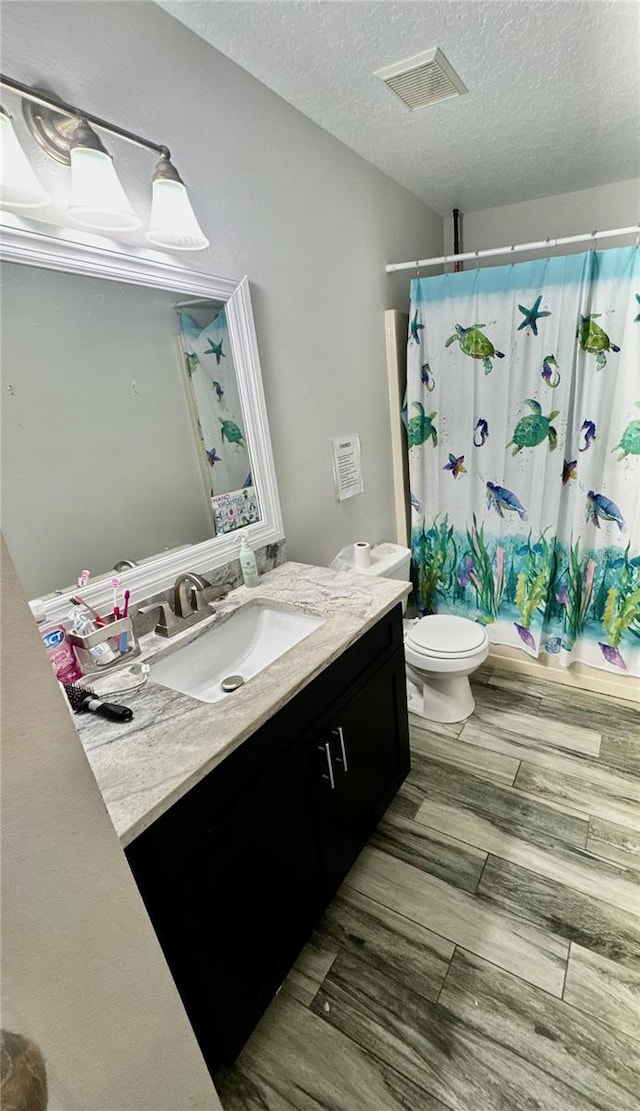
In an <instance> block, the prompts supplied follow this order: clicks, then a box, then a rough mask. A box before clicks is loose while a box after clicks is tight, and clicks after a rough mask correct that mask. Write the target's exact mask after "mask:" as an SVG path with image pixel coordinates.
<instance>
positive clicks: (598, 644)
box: [406, 247, 640, 675]
mask: <svg viewBox="0 0 640 1111" xmlns="http://www.w3.org/2000/svg"><path fill="white" fill-rule="evenodd" d="M639 286H640V251H639V250H638V248H637V247H631V248H625V249H621V250H609V251H599V252H596V251H589V252H587V253H585V254H579V255H570V256H567V257H563V258H550V259H543V260H539V261H535V262H521V263H517V264H515V265H510V266H501V267H495V268H486V269H478V268H476V269H475V270H471V271H466V272H462V273H454V274H446V275H443V276H440V277H433V278H422V279H416V280H414V281H413V282H412V283H411V316H410V319H411V330H410V335H409V343H408V349H407V350H408V356H407V399H406V400H407V414H408V424H409V438H408V439H409V477H410V486H411V505H412V510H411V513H412V540H411V544H412V552H413V577H414V596H415V600H416V603H417V606H418V609H419V610H420V612H422V613H429V612H433V611H436V610H438V611H440V612H450V613H460V614H463V615H465V616H468V617H471V618H472V619H474V620H476V621H479V622H481V623H483V624H484V625H486V626H488V628H489V632H490V637H491V640H492V641H494V642H495V643H498V644H507V645H511V646H512V647H519V648H521V649H523V650H524V651H526V652H528V653H530V654H532V655H535V656H537V655H539V654H540V653H541V652H548V653H551V654H553V655H555V656H556V657H557V658H558V659H559V661H560V662H561V663H563V664H569V663H572V662H574V661H580V662H583V663H587V664H589V665H591V666H592V667H600V668H605V669H615V670H618V671H619V672H625V673H627V674H630V675H640V555H639V554H638V552H639V547H640V413H639V409H640V315H638V312H637V310H638V299H639V298H640V294H639V293H638V289H639Z"/></svg>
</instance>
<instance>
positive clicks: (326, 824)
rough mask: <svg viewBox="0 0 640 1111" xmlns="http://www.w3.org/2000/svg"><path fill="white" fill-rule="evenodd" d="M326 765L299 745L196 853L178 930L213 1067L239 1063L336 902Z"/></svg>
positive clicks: (213, 828)
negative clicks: (301, 953)
mask: <svg viewBox="0 0 640 1111" xmlns="http://www.w3.org/2000/svg"><path fill="white" fill-rule="evenodd" d="M258 736H259V734H258ZM320 757H321V754H320V753H319V752H318V751H317V748H316V747H315V746H313V745H311V744H309V743H308V741H305V742H301V743H298V744H296V745H295V746H294V748H293V749H292V750H290V752H289V753H288V754H287V756H286V758H284V759H283V760H281V761H280V763H279V765H278V766H277V768H276V769H274V771H273V773H271V774H269V775H268V776H266V777H264V778H263V779H261V780H260V782H259V783H258V784H257V785H256V786H255V787H254V788H253V789H251V790H250V791H249V792H247V794H246V795H244V796H243V798H242V800H241V802H239V804H238V807H237V810H236V812H235V813H234V815H233V816H232V817H231V816H229V814H227V815H226V817H225V818H224V820H222V821H220V822H212V824H211V825H210V826H209V827H208V828H207V829H206V831H204V832H203V834H202V837H201V838H200V843H199V845H198V846H197V847H194V848H195V851H194V857H193V860H192V862H191V865H190V867H189V869H188V873H187V875H188V880H187V882H186V886H185V890H184V893H183V899H182V900H181V905H182V906H181V912H182V914H183V915H184V929H183V931H181V932H182V933H183V935H186V936H185V941H187V944H188V945H189V950H190V958H191V965H192V968H194V969H197V977H196V983H197V989H196V990H197V992H198V993H199V995H200V997H201V998H200V1000H199V1006H198V1007H197V1008H196V1012H197V1013H203V1014H205V1015H206V1021H205V1022H203V1024H202V1026H201V1027H200V1028H199V1029H197V1030H196V1033H197V1034H198V1037H199V1040H200V1043H201V1047H202V1049H203V1051H204V1053H205V1056H206V1057H207V1059H208V1062H209V1063H210V1064H213V1065H215V1064H216V1063H218V1062H219V1061H220V1060H221V1059H222V1060H226V1061H231V1060H233V1058H234V1057H235V1055H236V1054H237V1052H238V1051H239V1049H240V1048H241V1046H242V1045H243V1043H244V1041H245V1040H246V1038H247V1037H248V1036H249V1034H250V1033H251V1030H252V1029H253V1027H254V1026H255V1024H256V1023H257V1021H258V1019H259V1018H260V1016H261V1014H262V1012H263V1011H264V1009H265V1007H266V1006H267V1004H268V1003H269V1000H270V999H271V998H272V996H273V995H274V993H275V991H276V990H277V988H278V986H279V984H280V983H281V982H282V980H283V979H284V977H285V975H286V973H287V971H288V969H289V968H290V967H291V965H292V964H293V962H294V961H295V958H296V956H297V954H298V952H299V950H300V949H301V948H302V945H303V944H304V942H305V940H306V938H307V936H308V934H309V933H310V932H311V930H312V929H313V927H314V925H315V923H316V921H317V919H318V918H319V916H320V914H321V913H322V911H323V909H324V907H325V906H326V904H327V902H328V901H329V899H330V898H331V894H332V892H333V887H334V884H333V873H334V869H335V862H334V861H335V853H336V852H337V851H339V850H338V848H337V840H336V831H335V817H334V815H333V813H332V809H333V808H332V800H331V799H330V797H329V795H330V790H331V788H330V784H329V782H328V781H327V780H325V779H323V774H322V773H323V764H322V760H321V758H320ZM185 879H186V877H185ZM187 990H188V989H187ZM185 1002H187V1001H186V1000H185ZM188 1010H190V1008H189V1007H188Z"/></svg>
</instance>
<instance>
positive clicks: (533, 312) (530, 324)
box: [518, 294, 551, 336]
mask: <svg viewBox="0 0 640 1111" xmlns="http://www.w3.org/2000/svg"><path fill="white" fill-rule="evenodd" d="M541 301H542V294H540V296H539V297H536V300H535V302H534V303H533V305H532V306H531V308H530V309H526V308H525V307H524V305H518V308H519V310H520V312H521V313H522V314H523V316H524V320H523V321H522V324H519V325H518V331H519V332H521V331H522V329H523V328H531V331H532V332H533V334H534V336H537V334H538V321H539V320H540V319H541V318H542V317H543V316H551V313H550V312H540V302H541Z"/></svg>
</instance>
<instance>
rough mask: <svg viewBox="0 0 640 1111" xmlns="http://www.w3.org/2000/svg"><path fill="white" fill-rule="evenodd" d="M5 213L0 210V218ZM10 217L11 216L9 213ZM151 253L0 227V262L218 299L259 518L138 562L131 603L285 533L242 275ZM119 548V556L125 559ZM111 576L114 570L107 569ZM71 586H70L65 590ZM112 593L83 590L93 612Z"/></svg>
mask: <svg viewBox="0 0 640 1111" xmlns="http://www.w3.org/2000/svg"><path fill="white" fill-rule="evenodd" d="M7 215H8V214H6V213H2V216H3V219H6V217H7ZM9 218H11V217H9ZM153 254H155V252H150V253H146V254H145V255H144V256H138V255H130V254H126V253H124V252H120V251H115V250H111V249H106V248H103V247H99V246H93V245H90V244H85V243H79V242H76V241H72V240H70V239H66V238H62V237H61V236H59V235H47V234H42V233H40V232H37V231H32V230H30V229H26V228H24V227H23V226H20V224H19V222H18V221H16V223H15V224H13V223H12V224H3V225H2V226H0V260H2V261H5V262H17V263H22V264H26V265H30V266H39V267H43V268H45V269H47V270H60V271H63V272H65V273H68V274H84V275H88V276H90V277H97V278H106V279H107V280H111V281H119V282H130V283H131V284H132V285H142V286H148V287H151V288H155V289H168V290H171V291H173V292H176V293H186V294H191V295H195V296H198V297H210V298H212V299H213V300H216V301H223V302H224V304H225V311H226V317H227V325H228V329H229V342H230V344H231V351H232V354H233V360H234V364H235V368H236V374H237V378H238V389H239V393H240V402H241V405H242V412H243V418H244V423H245V430H246V433H247V443H248V445H249V454H250V458H251V469H252V474H253V479H254V483H255V485H256V489H257V491H258V499H259V504H260V509H261V514H262V517H261V520H260V521H259V522H256V523H255V524H252V525H246V526H245V528H244V529H240V530H238V531H237V532H232V533H224V534H223V535H221V536H215V537H213V539H211V540H205V541H204V542H203V543H201V544H193V545H190V546H188V547H185V548H181V549H180V550H179V551H175V552H171V553H168V554H166V555H162V554H159V555H157V556H153V558H151V559H149V560H147V561H146V562H145V563H144V564H143V565H141V566H140V567H136V568H132V569H131V570H128V571H125V572H122V573H121V578H122V580H123V583H124V585H125V586H126V587H127V589H128V590H130V591H131V602H132V603H136V602H140V601H141V600H142V599H143V598H148V597H150V595H152V594H155V593H157V592H158V591H161V590H164V589H166V588H167V587H169V586H172V585H173V583H174V582H175V580H176V578H177V576H178V575H180V574H181V573H182V572H184V571H198V572H201V573H205V572H206V571H207V570H211V569H213V568H215V567H221V566H223V565H224V564H225V563H229V562H231V560H233V559H236V558H237V555H238V545H239V536H240V535H246V536H247V538H248V540H249V543H250V544H251V546H252V547H253V548H254V549H256V548H261V547H263V545H265V544H274V543H276V542H277V541H279V540H282V539H283V538H284V531H283V526H282V513H281V510H280V499H279V496H278V487H277V483H276V474H275V467H274V462H273V452H272V448H271V438H270V435H269V425H268V421H267V410H266V405H265V399H264V390H263V386H262V375H261V372H260V360H259V357H258V345H257V341H256V334H255V328H254V324H253V313H252V311H251V299H250V295H249V280H248V278H247V277H244V278H242V279H241V280H240V281H234V280H232V279H229V278H219V277H215V276H213V275H211V274H206V273H204V272H202V271H198V270H187V269H185V268H183V267H180V266H174V265H172V264H171V263H167V262H165V261H164V259H163V258H160V256H156V258H154V257H152V256H153ZM126 554H127V553H126V552H123V553H122V558H125V557H126ZM114 574H115V572H114ZM73 593H76V591H71V594H73ZM71 594H70V593H64V594H61V595H60V599H59V601H56V602H53V601H52V602H51V604H49V602H48V603H47V615H48V616H49V617H50V618H52V619H59V618H61V617H64V616H65V615H66V614H67V612H68V609H69V601H68V599H69V598H70V597H71ZM112 595H113V591H112V589H111V586H110V576H109V575H107V577H106V578H103V579H102V581H96V582H95V583H94V584H91V583H90V582H89V583H88V584H87V585H86V586H85V587H84V588H83V590H82V597H83V598H85V599H86V600H87V601H88V602H89V603H90V604H91V605H92V606H94V607H95V608H96V609H98V610H99V609H100V607H101V606H102V607H105V609H108V608H110V603H111V600H112Z"/></svg>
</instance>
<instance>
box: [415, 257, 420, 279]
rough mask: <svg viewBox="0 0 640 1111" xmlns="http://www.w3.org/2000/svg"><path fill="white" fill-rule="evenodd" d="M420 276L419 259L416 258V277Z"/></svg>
mask: <svg viewBox="0 0 640 1111" xmlns="http://www.w3.org/2000/svg"><path fill="white" fill-rule="evenodd" d="M419 277H420V259H419V258H417V259H416V278H419Z"/></svg>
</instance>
